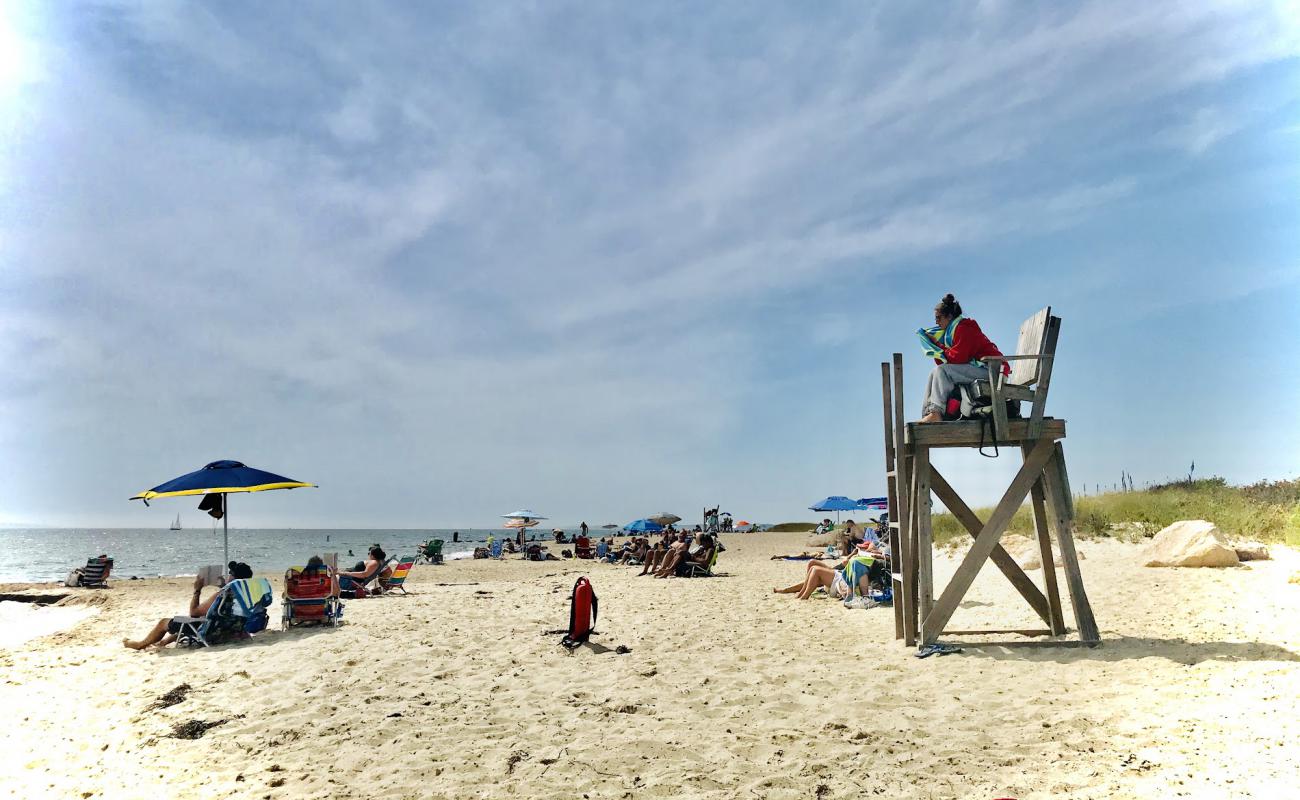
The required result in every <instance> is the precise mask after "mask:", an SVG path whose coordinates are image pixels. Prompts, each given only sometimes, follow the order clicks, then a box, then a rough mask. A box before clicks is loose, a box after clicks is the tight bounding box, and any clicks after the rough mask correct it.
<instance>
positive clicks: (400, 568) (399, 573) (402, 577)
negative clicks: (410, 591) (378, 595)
mask: <svg viewBox="0 0 1300 800" xmlns="http://www.w3.org/2000/svg"><path fill="white" fill-rule="evenodd" d="M414 566H415V556H411V557H410V558H399V559H398V560H397V563H396V564H395V565H394V566H393V574H392V575H391V576H389V577H388V578H387V579H385V578H382V577H381V578H380V579H379V585H380V586H382V587H383V589H384V593H385V594H387V593H388V592H391V591H392V590H393V589H401V590H402V594H406V593H407V592H406V587H405V586H403V585H402V584H404V583H406V576H407V575H409V574H410V572H411V568H412V567H414Z"/></svg>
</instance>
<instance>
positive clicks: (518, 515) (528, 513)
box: [501, 508, 546, 519]
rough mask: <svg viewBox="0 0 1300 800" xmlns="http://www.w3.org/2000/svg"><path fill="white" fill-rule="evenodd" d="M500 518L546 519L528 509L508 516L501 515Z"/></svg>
mask: <svg viewBox="0 0 1300 800" xmlns="http://www.w3.org/2000/svg"><path fill="white" fill-rule="evenodd" d="M501 516H502V517H504V518H505V519H546V517H543V516H542V515H540V514H538V513H537V512H536V511H530V510H529V509H526V508H524V509H520V510H519V511H515V512H512V513H510V514H502V515H501Z"/></svg>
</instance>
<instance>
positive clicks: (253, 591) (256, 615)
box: [230, 578, 275, 633]
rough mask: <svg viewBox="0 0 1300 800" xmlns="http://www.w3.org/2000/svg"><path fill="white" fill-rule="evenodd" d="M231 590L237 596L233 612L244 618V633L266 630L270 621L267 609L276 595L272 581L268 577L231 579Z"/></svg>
mask: <svg viewBox="0 0 1300 800" xmlns="http://www.w3.org/2000/svg"><path fill="white" fill-rule="evenodd" d="M230 592H231V594H232V595H234V598H235V604H234V607H233V608H232V609H231V613H232V614H234V615H235V616H237V617H243V618H244V633H257V632H258V631H262V630H265V629H266V625H267V622H269V618H268V616H267V613H266V610H267V609H268V608H269V607H270V606H271V600H272V599H273V598H274V597H275V594H274V592H273V591H272V589H271V582H270V581H268V580H267V579H266V578H250V579H247V580H236V581H231V582H230Z"/></svg>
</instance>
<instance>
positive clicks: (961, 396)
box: [943, 381, 1020, 458]
mask: <svg viewBox="0 0 1300 800" xmlns="http://www.w3.org/2000/svg"><path fill="white" fill-rule="evenodd" d="M1006 404H1007V419H1020V401H1019V400H1007V401H1006ZM943 418H944V419H945V420H947V421H950V422H951V421H954V420H975V421H977V422H979V423H980V455H982V456H985V457H986V458H997V457H998V441H997V435H996V432H995V431H994V430H993V398H992V396H990V394H989V392H988V384H987V383H986V382H985V381H975V382H974V383H959V384H957V385H956V386H954V387H953V389H952V392H951V393H949V395H948V402H947V404H946V407H945V408H944V413H943ZM986 431H987V434H986ZM985 435H987V436H988V439H989V441H990V442H992V444H993V454H992V455H989V454H988V453H986V452H984V447H985V444H984V437H985Z"/></svg>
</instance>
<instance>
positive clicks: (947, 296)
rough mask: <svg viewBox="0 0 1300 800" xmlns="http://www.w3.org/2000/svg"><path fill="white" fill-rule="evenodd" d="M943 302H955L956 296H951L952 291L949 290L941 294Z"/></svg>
mask: <svg viewBox="0 0 1300 800" xmlns="http://www.w3.org/2000/svg"><path fill="white" fill-rule="evenodd" d="M943 302H944V303H945V304H951V303H955V302H957V298H955V297H953V296H952V293H951V292H949V293H948V294H945V295H944V296H943Z"/></svg>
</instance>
